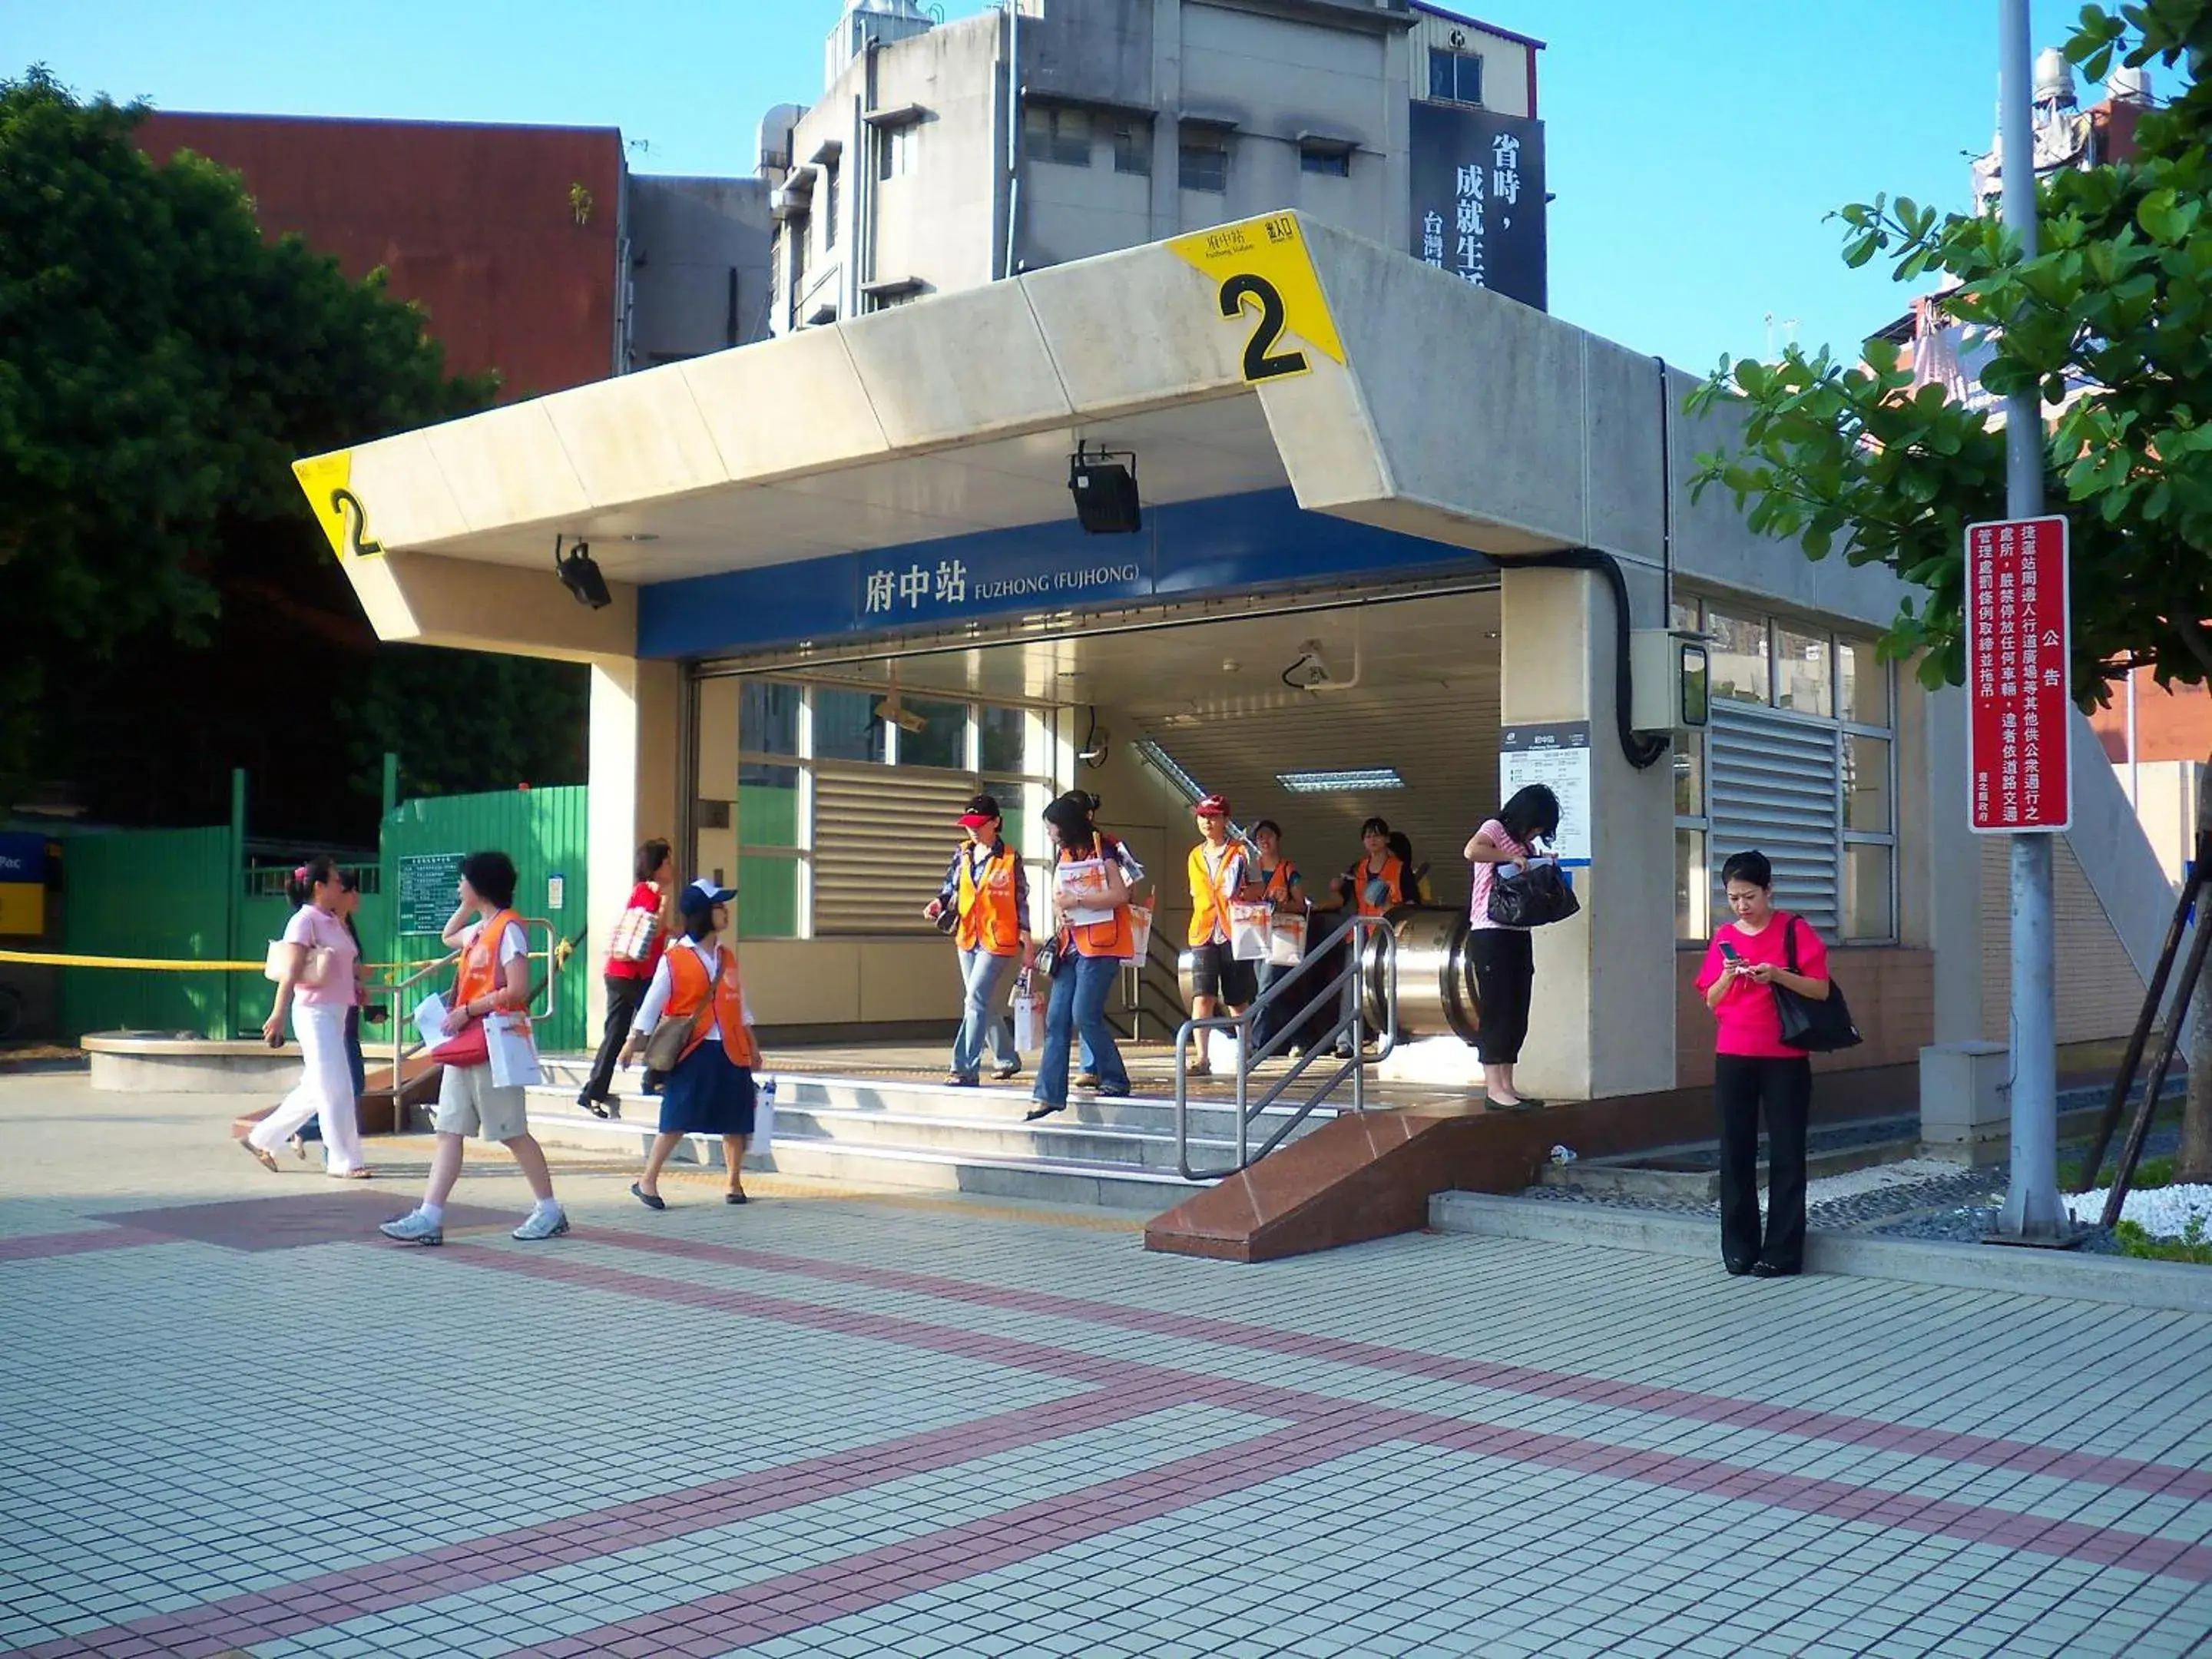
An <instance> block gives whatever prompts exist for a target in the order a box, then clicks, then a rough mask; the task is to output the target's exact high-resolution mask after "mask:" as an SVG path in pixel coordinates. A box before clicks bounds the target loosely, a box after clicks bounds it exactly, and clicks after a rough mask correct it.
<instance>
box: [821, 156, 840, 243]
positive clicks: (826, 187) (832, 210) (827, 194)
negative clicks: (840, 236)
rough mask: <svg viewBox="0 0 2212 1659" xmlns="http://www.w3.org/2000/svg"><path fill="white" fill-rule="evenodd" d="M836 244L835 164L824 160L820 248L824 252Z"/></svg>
mask: <svg viewBox="0 0 2212 1659" xmlns="http://www.w3.org/2000/svg"><path fill="white" fill-rule="evenodd" d="M835 246H837V164H836V162H834V161H829V162H825V163H823V168H822V249H823V252H825V253H826V252H829V250H830V249H831V248H833V247H835Z"/></svg>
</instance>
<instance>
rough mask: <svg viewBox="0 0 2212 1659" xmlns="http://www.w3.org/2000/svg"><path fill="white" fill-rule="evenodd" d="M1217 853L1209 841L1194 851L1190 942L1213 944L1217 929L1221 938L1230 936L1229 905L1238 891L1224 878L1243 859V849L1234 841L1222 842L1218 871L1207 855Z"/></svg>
mask: <svg viewBox="0 0 2212 1659" xmlns="http://www.w3.org/2000/svg"><path fill="white" fill-rule="evenodd" d="M1212 850H1213V847H1212V843H1211V842H1203V841H1202V842H1199V844H1198V845H1197V846H1195V847H1194V848H1191V849H1190V943H1191V944H1193V945H1210V944H1212V941H1213V934H1214V930H1215V929H1216V928H1218V929H1219V930H1220V932H1221V937H1222V938H1224V939H1227V938H1228V937H1229V904H1230V901H1231V900H1232V899H1234V898H1235V897H1236V896H1237V890H1236V889H1235V888H1233V887H1230V886H1228V885H1225V883H1224V881H1223V878H1224V877H1225V876H1226V875H1228V873H1229V871H1230V867H1231V866H1232V865H1234V864H1235V863H1237V860H1239V859H1240V858H1242V857H1243V848H1241V847H1239V846H1238V845H1237V843H1236V842H1233V841H1225V842H1222V843H1221V865H1220V868H1219V869H1218V870H1213V869H1209V868H1208V867H1207V866H1206V854H1208V853H1210V852H1212Z"/></svg>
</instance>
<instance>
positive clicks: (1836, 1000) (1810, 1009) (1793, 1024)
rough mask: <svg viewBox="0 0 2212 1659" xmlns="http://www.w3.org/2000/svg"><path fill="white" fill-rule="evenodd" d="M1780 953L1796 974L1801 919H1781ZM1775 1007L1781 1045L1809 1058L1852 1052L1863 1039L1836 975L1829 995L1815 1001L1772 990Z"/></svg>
mask: <svg viewBox="0 0 2212 1659" xmlns="http://www.w3.org/2000/svg"><path fill="white" fill-rule="evenodd" d="M1782 925H1783V927H1784V929H1785V931H1784V933H1783V935H1782V945H1783V950H1784V954H1785V956H1786V957H1787V958H1788V963H1789V968H1790V972H1791V973H1793V974H1794V973H1796V971H1797V929H1798V927H1800V926H1801V925H1802V926H1809V925H1810V924H1809V923H1807V922H1805V920H1804V918H1803V917H1802V916H1784V918H1783V923H1782ZM1774 1006H1775V1009H1776V1011H1777V1012H1779V1013H1780V1014H1781V1016H1782V1041H1783V1042H1785V1043H1787V1044H1788V1045H1789V1046H1790V1048H1802V1049H1804V1050H1805V1051H1806V1052H1807V1053H1808V1054H1832V1053H1833V1052H1834V1051H1835V1050H1836V1049H1838V1048H1856V1047H1857V1046H1858V1044H1859V1043H1861V1042H1863V1041H1864V1040H1865V1039H1863V1037H1861V1036H1859V1030H1858V1027H1857V1026H1856V1025H1854V1024H1851V1011H1850V1007H1849V1006H1847V1005H1846V1004H1845V1003H1844V987H1842V986H1840V985H1838V984H1837V983H1836V979H1835V975H1832V974H1831V975H1829V976H1828V994H1827V995H1826V996H1825V997H1820V998H1814V997H1808V996H1801V995H1799V994H1797V993H1796V992H1795V991H1793V990H1791V989H1790V987H1788V986H1786V985H1778V986H1776V987H1774Z"/></svg>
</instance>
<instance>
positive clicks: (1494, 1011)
mask: <svg viewBox="0 0 2212 1659" xmlns="http://www.w3.org/2000/svg"><path fill="white" fill-rule="evenodd" d="M1467 957H1468V962H1469V963H1471V964H1472V965H1473V966H1474V1000H1475V1010H1476V1014H1477V1017H1478V1018H1480V1021H1481V1024H1480V1028H1479V1029H1478V1030H1476V1032H1475V1037H1474V1049H1475V1052H1476V1053H1477V1054H1480V1055H1481V1056H1482V1063H1483V1064H1484V1065H1486V1066H1510V1065H1512V1064H1514V1063H1515V1062H1516V1061H1517V1060H1519V1059H1520V1058H1521V1045H1522V1043H1523V1042H1527V1041H1528V1001H1529V998H1530V995H1531V994H1533V993H1534V989H1535V985H1536V951H1535V947H1534V945H1531V944H1530V943H1529V939H1528V930H1527V929H1525V928H1521V927H1478V928H1476V929H1474V932H1472V933H1469V934H1468V936H1467Z"/></svg>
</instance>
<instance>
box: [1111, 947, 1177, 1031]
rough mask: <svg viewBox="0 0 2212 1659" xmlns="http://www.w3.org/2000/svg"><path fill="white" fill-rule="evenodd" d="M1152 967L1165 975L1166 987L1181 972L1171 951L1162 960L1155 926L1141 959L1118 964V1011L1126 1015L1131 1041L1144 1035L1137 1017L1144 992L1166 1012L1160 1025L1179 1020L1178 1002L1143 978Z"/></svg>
mask: <svg viewBox="0 0 2212 1659" xmlns="http://www.w3.org/2000/svg"><path fill="white" fill-rule="evenodd" d="M1155 968H1157V969H1159V970H1160V971H1161V972H1163V973H1164V974H1165V975H1167V977H1168V981H1169V983H1170V984H1173V983H1175V982H1176V980H1177V979H1178V977H1179V976H1180V975H1181V973H1182V967H1181V964H1180V963H1179V962H1178V961H1177V959H1176V956H1175V954H1174V953H1173V952H1172V951H1170V952H1168V953H1167V954H1166V955H1165V956H1163V955H1162V954H1161V945H1160V936H1159V930H1158V928H1157V927H1155V928H1154V929H1153V931H1152V936H1151V937H1150V938H1149V939H1146V941H1145V954H1144V955H1143V956H1141V957H1131V958H1130V959H1129V960H1128V961H1127V962H1125V963H1122V983H1121V1011H1122V1012H1124V1013H1126V1014H1127V1015H1128V1016H1129V1036H1130V1037H1131V1039H1132V1040H1133V1041H1135V1040H1140V1039H1141V1038H1142V1036H1143V1034H1144V1033H1143V1028H1142V1024H1141V1018H1142V1016H1143V1014H1144V1012H1145V1006H1144V998H1145V993H1146V992H1147V991H1150V992H1151V993H1152V997H1153V999H1154V1000H1156V1001H1158V1002H1159V1003H1160V1004H1161V1005H1162V1006H1164V1007H1165V1008H1166V1009H1167V1010H1168V1014H1169V1018H1167V1019H1166V1020H1165V1021H1164V1022H1163V1023H1164V1024H1170V1025H1172V1024H1175V1023H1176V1020H1177V1019H1180V1018H1182V1001H1181V1000H1179V999H1178V998H1176V997H1173V996H1170V995H1169V994H1167V993H1166V992H1164V991H1163V990H1161V989H1160V987H1159V986H1158V984H1157V983H1155V982H1154V981H1152V980H1150V979H1148V978H1147V977H1146V972H1147V970H1148V969H1155Z"/></svg>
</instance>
